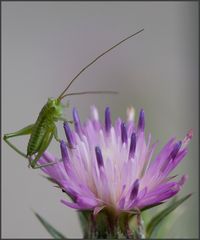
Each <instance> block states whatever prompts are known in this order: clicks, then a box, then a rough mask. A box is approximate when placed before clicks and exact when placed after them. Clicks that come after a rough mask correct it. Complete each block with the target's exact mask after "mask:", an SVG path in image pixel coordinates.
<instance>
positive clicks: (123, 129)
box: [121, 123, 127, 143]
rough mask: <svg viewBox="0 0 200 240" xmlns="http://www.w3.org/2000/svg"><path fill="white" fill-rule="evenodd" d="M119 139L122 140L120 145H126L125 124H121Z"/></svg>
mask: <svg viewBox="0 0 200 240" xmlns="http://www.w3.org/2000/svg"><path fill="white" fill-rule="evenodd" d="M121 138H122V143H127V131H126V126H125V123H122V124H121Z"/></svg>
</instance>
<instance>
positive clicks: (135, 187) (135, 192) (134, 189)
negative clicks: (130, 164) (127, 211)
mask: <svg viewBox="0 0 200 240" xmlns="http://www.w3.org/2000/svg"><path fill="white" fill-rule="evenodd" d="M138 190H139V179H136V180H135V182H134V183H133V187H132V191H131V194H130V200H131V201H132V200H133V199H135V198H136V197H137V195H138Z"/></svg>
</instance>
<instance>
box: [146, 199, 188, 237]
mask: <svg viewBox="0 0 200 240" xmlns="http://www.w3.org/2000/svg"><path fill="white" fill-rule="evenodd" d="M191 195H192V194H188V195H187V196H185V197H183V198H181V199H179V200H177V201H175V202H172V203H171V204H170V205H169V206H168V207H166V208H165V209H164V210H162V211H161V212H160V213H158V214H156V215H155V216H154V217H153V218H152V220H151V221H150V222H149V224H148V225H147V228H146V237H147V238H149V237H151V235H152V234H153V232H154V230H155V229H156V226H157V225H158V224H159V223H160V222H161V221H162V220H163V219H164V218H165V217H166V216H167V215H168V214H170V213H171V212H172V211H173V210H174V209H176V208H177V207H178V206H179V205H181V204H182V203H183V202H184V201H185V200H187V199H188V198H189V197H190V196H191Z"/></svg>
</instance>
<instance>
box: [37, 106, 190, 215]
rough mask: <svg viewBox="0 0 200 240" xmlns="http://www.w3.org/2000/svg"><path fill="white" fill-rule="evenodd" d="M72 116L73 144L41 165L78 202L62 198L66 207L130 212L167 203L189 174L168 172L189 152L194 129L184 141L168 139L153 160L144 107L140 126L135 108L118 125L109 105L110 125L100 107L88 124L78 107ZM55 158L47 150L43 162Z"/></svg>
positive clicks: (68, 133) (63, 145) (70, 133)
mask: <svg viewBox="0 0 200 240" xmlns="http://www.w3.org/2000/svg"><path fill="white" fill-rule="evenodd" d="M73 118H74V124H75V131H72V130H71V129H70V127H69V125H67V124H65V125H64V129H65V133H66V140H67V142H68V144H66V143H65V142H64V141H61V146H60V148H61V156H62V160H63V161H60V162H58V163H57V164H54V165H52V166H47V167H44V168H42V170H43V171H44V172H45V173H46V174H48V175H49V176H50V177H51V178H52V179H53V180H54V181H56V182H57V183H58V184H59V185H60V186H61V188H62V189H63V191H64V192H66V193H67V194H68V195H69V196H71V197H72V199H73V200H74V201H73V202H70V201H67V200H62V202H63V203H64V204H65V205H67V206H69V207H71V208H75V209H79V210H86V209H89V210H91V211H93V212H94V214H97V213H98V212H99V211H101V210H102V209H103V208H104V207H108V208H109V207H110V208H112V209H114V210H115V211H116V212H117V213H119V212H130V211H131V210H133V209H142V208H145V207H148V206H151V205H157V204H160V203H162V202H164V201H166V200H167V199H169V198H171V197H173V196H174V195H175V194H177V193H178V192H179V191H180V189H181V188H182V186H183V184H184V183H185V181H186V180H187V175H183V176H182V177H181V178H180V179H179V180H177V181H174V180H173V181H172V179H174V177H170V176H169V174H170V173H171V172H172V171H173V169H174V168H175V167H176V166H177V165H178V164H179V163H180V162H181V160H182V159H183V158H184V157H185V155H186V154H187V148H186V147H187V145H188V143H189V141H190V140H191V138H192V131H191V130H190V131H189V132H188V134H187V135H186V137H185V138H184V139H183V141H178V142H177V141H175V139H174V138H172V139H171V140H169V141H168V143H167V144H166V145H165V146H164V147H163V148H162V149H161V151H160V153H159V154H158V155H157V156H156V157H155V159H154V160H152V155H153V153H154V150H155V147H156V145H157V144H152V145H150V141H151V135H150V134H149V136H148V140H147V141H146V139H145V133H144V128H145V117H144V110H141V111H140V114H139V119H138V124H135V123H134V119H133V118H134V112H133V108H130V109H128V111H127V119H128V120H127V122H126V123H124V122H123V121H122V120H121V119H120V118H118V119H117V120H116V122H115V124H114V126H113V125H112V122H111V115H110V109H109V108H106V110H105V124H102V123H101V122H100V120H99V116H98V111H97V109H96V108H95V107H92V108H91V119H90V120H88V121H87V122H85V123H84V124H81V122H80V119H79V116H78V112H77V110H76V109H75V108H74V109H73ZM70 145H73V147H72V148H70ZM55 160H56V158H55V157H54V156H52V155H51V154H49V153H47V152H45V153H44V155H43V156H42V157H41V158H40V160H39V162H40V164H45V163H49V162H51V161H55Z"/></svg>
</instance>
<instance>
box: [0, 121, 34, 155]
mask: <svg viewBox="0 0 200 240" xmlns="http://www.w3.org/2000/svg"><path fill="white" fill-rule="evenodd" d="M33 127H34V124H30V125H28V126H27V127H25V128H22V129H20V130H19V131H16V132H13V133H8V134H5V135H4V136H3V139H4V141H5V142H6V143H7V144H8V145H9V146H10V147H11V148H12V149H13V150H15V151H16V152H17V153H18V154H20V155H21V156H22V157H25V158H27V155H26V154H25V153H23V152H22V151H20V150H19V149H18V148H17V147H16V146H15V145H13V144H12V143H11V142H10V141H8V139H9V138H12V137H18V136H22V135H30V134H31V133H32V130H33Z"/></svg>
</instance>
